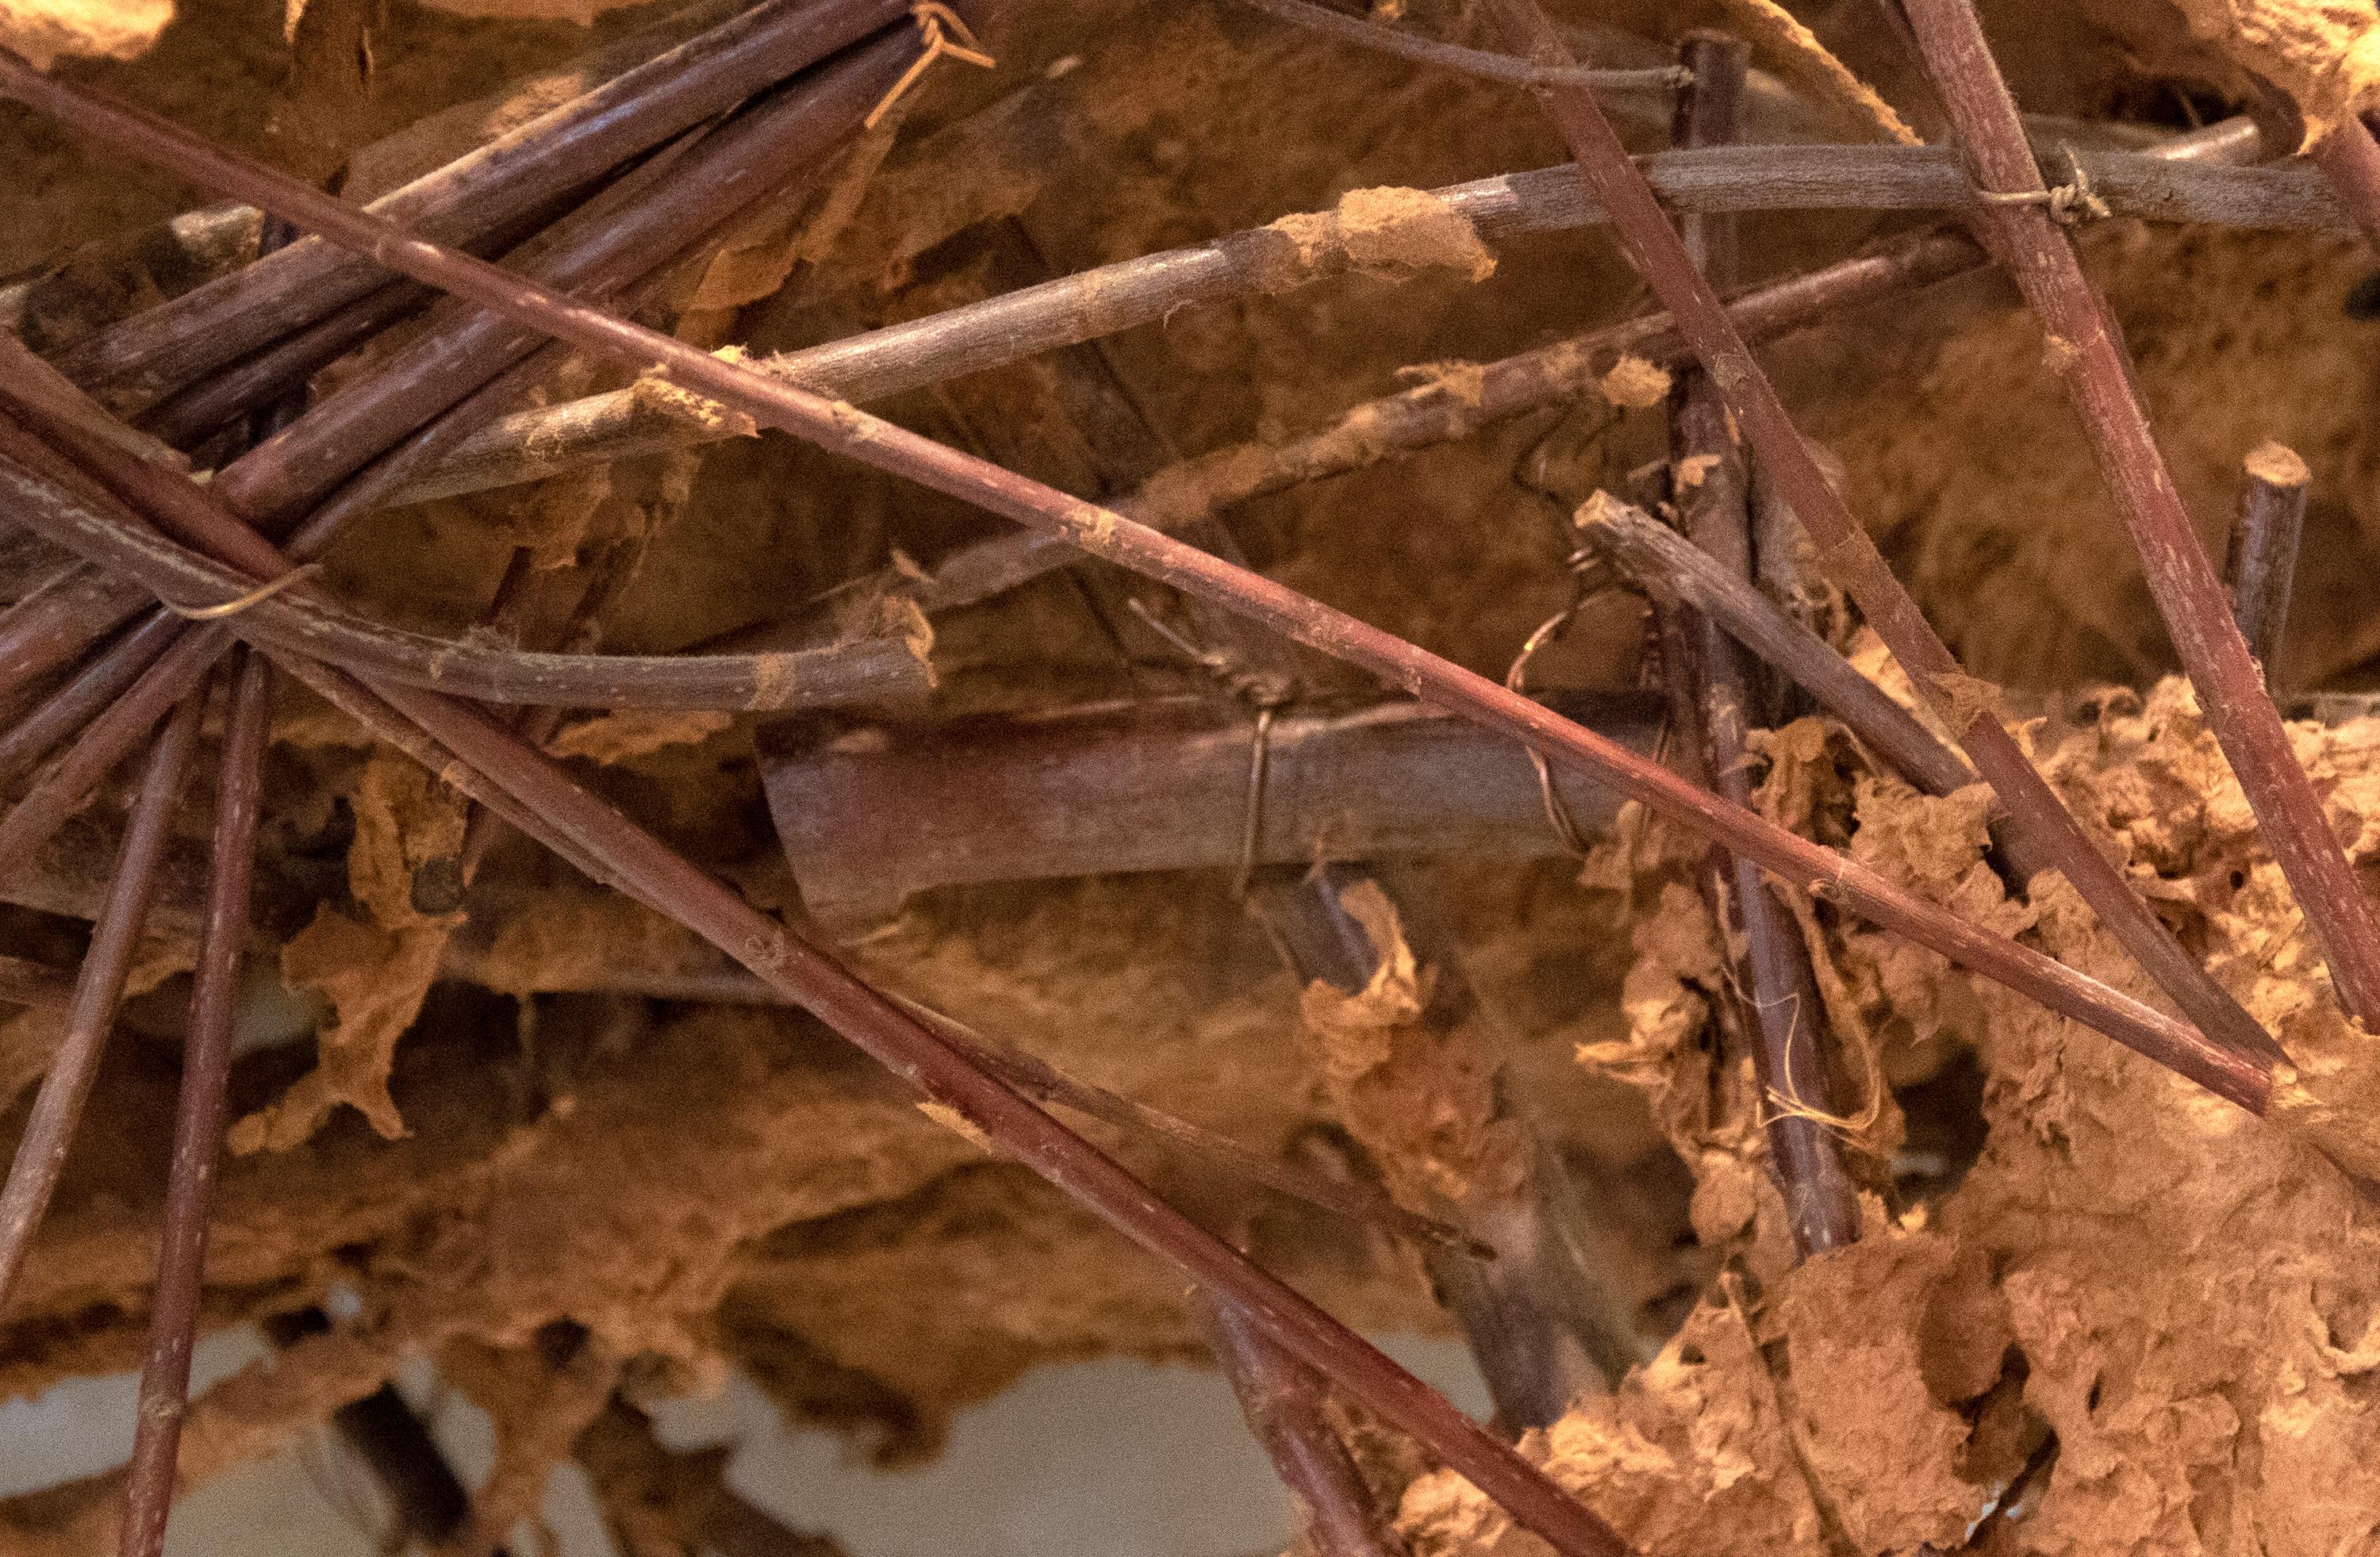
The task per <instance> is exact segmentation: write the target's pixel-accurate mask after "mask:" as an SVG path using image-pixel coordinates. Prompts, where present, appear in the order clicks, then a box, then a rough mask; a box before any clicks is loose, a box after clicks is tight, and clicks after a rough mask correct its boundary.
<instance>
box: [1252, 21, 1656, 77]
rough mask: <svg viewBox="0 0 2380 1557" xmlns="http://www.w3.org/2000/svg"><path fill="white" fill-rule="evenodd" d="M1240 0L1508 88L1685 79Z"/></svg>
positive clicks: (1357, 41) (1322, 30)
mask: <svg viewBox="0 0 2380 1557" xmlns="http://www.w3.org/2000/svg"><path fill="white" fill-rule="evenodd" d="M1240 4H1242V5H1244V6H1249V7H1251V8H1252V9H1255V10H1259V11H1262V12H1264V13H1265V14H1266V15H1267V16H1269V17H1277V18H1280V19H1281V20H1282V21H1286V22H1292V23H1294V24H1295V25H1297V26H1299V27H1303V28H1305V29H1306V30H1308V31H1311V32H1319V33H1322V34H1323V35H1324V36H1326V37H1330V38H1337V39H1339V40H1341V41H1342V42H1349V43H1354V44H1355V45H1356V46H1358V47H1360V48H1366V49H1377V50H1378V51H1380V52H1381V53H1382V54H1395V55H1397V56H1398V57H1399V58H1401V59H1410V60H1415V61H1418V62H1420V63H1421V64H1424V65H1434V66H1439V68H1440V69H1444V70H1451V71H1455V72H1457V73H1458V74H1461V75H1464V76H1475V77H1477V78H1480V79H1481V80H1486V81H1501V82H1503V83H1504V84H1505V85H1506V86H1513V87H1548V86H1569V87H1584V88H1586V89H1587V90H1589V91H1611V92H1626V91H1634V92H1644V91H1654V92H1669V91H1674V90H1676V89H1677V88H1678V87H1679V86H1680V85H1681V84H1682V83H1683V82H1684V81H1685V80H1687V79H1688V77H1687V76H1686V74H1685V73H1684V72H1683V71H1682V70H1677V69H1670V68H1663V67H1661V66H1654V67H1653V68H1651V69H1645V70H1583V69H1579V68H1577V67H1576V66H1544V65H1533V64H1531V63H1530V62H1529V61H1527V60H1525V59H1514V58H1512V56H1511V55H1509V54H1489V53H1488V52H1487V51H1485V50H1482V49H1466V48H1462V47H1460V46H1458V45H1456V44H1453V43H1441V42H1438V41H1437V40H1435V39H1431V38H1420V37H1415V35H1414V34H1412V33H1410V32H1400V31H1398V30H1396V29H1394V28H1392V27H1383V26H1381V25H1380V24H1379V23H1378V22H1373V21H1367V20H1366V19H1364V18H1361V17H1351V16H1349V15H1347V14H1346V13H1345V12H1343V11H1334V10H1331V9H1330V8H1329V7H1328V6H1317V5H1313V4H1311V3H1310V0H1240Z"/></svg>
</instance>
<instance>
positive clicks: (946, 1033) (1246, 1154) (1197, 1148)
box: [895, 996, 1495, 1259]
mask: <svg viewBox="0 0 2380 1557" xmlns="http://www.w3.org/2000/svg"><path fill="white" fill-rule="evenodd" d="M895 998H898V996H895ZM901 1004H902V1005H904V1006H906V1007H908V1008H909V1009H910V1011H911V1012H912V1013H913V1014H914V1015H916V1016H917V1017H918V1018H919V1019H920V1020H923V1021H925V1022H926V1023H927V1024H928V1025H929V1026H930V1027H932V1028H933V1029H934V1030H935V1031H936V1032H939V1033H940V1034H941V1039H942V1042H944V1043H946V1044H950V1045H951V1046H952V1047H953V1048H954V1049H957V1050H958V1051H959V1052H960V1053H962V1054H964V1055H966V1056H969V1057H971V1058H973V1059H974V1060H975V1061H976V1063H977V1064H978V1065H980V1066H981V1067H982V1068H984V1069H986V1070H988V1071H990V1073H991V1074H993V1075H995V1076H998V1077H999V1078H1000V1079H1001V1080H1004V1081H1006V1082H1007V1083H1008V1084H1009V1085H1010V1086H1012V1087H1014V1088H1015V1089H1016V1090H1017V1091H1018V1092H1022V1093H1024V1094H1025V1095H1026V1097H1030V1098H1035V1099H1038V1100H1039V1101H1040V1102H1043V1103H1054V1104H1059V1105H1060V1106H1062V1107H1065V1108H1071V1109H1073V1110H1074V1111H1075V1113H1077V1114H1087V1115H1088V1116H1091V1117H1092V1118H1094V1119H1099V1120H1103V1121H1105V1122H1106V1123H1108V1124H1111V1125H1114V1126H1116V1127H1118V1128H1119V1129H1126V1130H1130V1131H1132V1132H1133V1133H1134V1134H1135V1135H1137V1136H1140V1137H1142V1138H1144V1139H1146V1140H1148V1141H1156V1142H1158V1143H1160V1144H1161V1145H1164V1146H1167V1147H1170V1148H1172V1150H1173V1151H1175V1152H1178V1153H1182V1154H1183V1155H1184V1156H1188V1157H1192V1158H1195V1159H1196V1160H1197V1161H1198V1162H1199V1163H1200V1164H1201V1165H1204V1166H1206V1167H1208V1168H1209V1169H1212V1170H1213V1171H1215V1172H1217V1173H1220V1174H1223V1175H1226V1176H1228V1177H1233V1178H1236V1179H1239V1180H1240V1181H1241V1182H1243V1183H1247V1184H1256V1185H1261V1186H1262V1187H1263V1188H1265V1189H1270V1190H1271V1191H1272V1192H1273V1193H1275V1194H1277V1195H1285V1196H1287V1197H1288V1198H1290V1199H1291V1200H1294V1201H1303V1202H1305V1204H1307V1205H1310V1206H1314V1207H1316V1208H1318V1209H1319V1210H1323V1211H1328V1212H1330V1213H1333V1214H1335V1215H1339V1216H1343V1217H1346V1218H1348V1219H1349V1220H1351V1221H1354V1222H1357V1223H1361V1224H1366V1225H1374V1226H1378V1227H1380V1228H1382V1229H1383V1230H1386V1231H1391V1232H1395V1233H1399V1234H1402V1235H1403V1236H1404V1237H1408V1238H1411V1239H1413V1240H1414V1241H1415V1243H1418V1244H1421V1245H1424V1246H1432V1247H1436V1248H1439V1249H1451V1250H1453V1251H1455V1252H1458V1253H1462V1254H1465V1255H1469V1256H1472V1257H1473V1258H1477V1259H1493V1258H1494V1257H1495V1250H1494V1249H1490V1248H1488V1246H1487V1245H1485V1244H1482V1243H1480V1242H1479V1241H1478V1240H1476V1239H1475V1238H1472V1237H1468V1236H1466V1235H1465V1234H1464V1233H1463V1231H1462V1230H1461V1229H1459V1228H1456V1227H1452V1226H1450V1225H1447V1224H1446V1223H1444V1222H1441V1221H1439V1220H1438V1219H1437V1218H1435V1217H1429V1216H1424V1215H1421V1214H1419V1213H1415V1212H1411V1211H1407V1210H1406V1209H1405V1208H1404V1207H1403V1206H1401V1205H1399V1204H1397V1203H1396V1202H1395V1201H1392V1200H1390V1199H1389V1198H1388V1197H1387V1196H1386V1195H1382V1194H1380V1193H1378V1192H1377V1191H1375V1190H1373V1189H1370V1188H1369V1187H1368V1186H1366V1185H1364V1184H1360V1183H1355V1182H1352V1181H1351V1182H1346V1183H1341V1182H1338V1181H1335V1180H1331V1179H1327V1178H1318V1177H1314V1176H1312V1175H1310V1174H1304V1173H1299V1172H1297V1171H1295V1170H1294V1169H1292V1168H1287V1167H1284V1166H1282V1165H1281V1164H1280V1163H1279V1162H1277V1161H1275V1160H1274V1159H1273V1158H1271V1157H1269V1156H1266V1155H1265V1154H1264V1153H1258V1152H1251V1151H1249V1150H1248V1149H1247V1148H1246V1147H1245V1146H1243V1145H1241V1144H1240V1143H1239V1142H1238V1141H1233V1139H1232V1138H1231V1137H1229V1136H1226V1135H1217V1134H1216V1133H1215V1132H1214V1131H1212V1130H1208V1129H1200V1128H1199V1127H1198V1126H1196V1125H1194V1124H1192V1123H1190V1122H1189V1121H1188V1120H1187V1119H1180V1118H1176V1117H1174V1116H1172V1115H1171V1114H1168V1113H1165V1112H1163V1111H1162V1110H1160V1109H1156V1108H1151V1107H1149V1106H1148V1105H1147V1104H1144V1103H1137V1102H1135V1101H1134V1100H1133V1099H1131V1098H1128V1097H1124V1096H1122V1095H1121V1094H1119V1093H1116V1092H1110V1091H1108V1090H1107V1089H1106V1088H1104V1087H1098V1086H1093V1085H1092V1084H1091V1083H1090V1082H1088V1081H1080V1080H1075V1078H1074V1077H1071V1076H1069V1075H1067V1074H1066V1073H1065V1072H1064V1071H1062V1070H1060V1069H1059V1068H1057V1067H1055V1066H1053V1065H1051V1064H1050V1063H1049V1062H1048V1061H1046V1060H1044V1059H1042V1058H1040V1057H1039V1056H1036V1055H1032V1054H1028V1053H1026V1051H1025V1050H1023V1049H1020V1048H1018V1047H1016V1046H1015V1045H1014V1044H1009V1043H1006V1042H1003V1041H1002V1040H1000V1039H997V1038H993V1037H990V1036H989V1035H987V1034H985V1033H982V1032H977V1031H976V1030H975V1029H974V1028H972V1027H969V1026H967V1025H966V1024H965V1023H964V1022H962V1021H960V1020H957V1019H956V1018H955V1017H950V1016H945V1015H943V1014H942V1013H941V1012H940V1011H936V1010H933V1009H931V1008H928V1007H925V1006H920V1005H918V1004H917V1003H916V1002H915V1001H910V1000H903V1001H902V1002H901Z"/></svg>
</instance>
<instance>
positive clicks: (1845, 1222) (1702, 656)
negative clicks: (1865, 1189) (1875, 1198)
mask: <svg viewBox="0 0 2380 1557" xmlns="http://www.w3.org/2000/svg"><path fill="white" fill-rule="evenodd" d="M1751 52H1752V51H1751V50H1750V48H1749V47H1748V46H1746V45H1745V44H1744V42H1743V41H1742V40H1741V39H1738V38H1733V37H1730V36H1729V35H1727V34H1725V33H1714V32H1693V33H1689V34H1687V36H1686V39H1685V42H1683V43H1682V44H1681V45H1680V47H1679V55H1678V57H1679V60H1680V62H1681V63H1682V65H1684V66H1686V68H1687V70H1688V71H1689V73H1690V76H1691V79H1690V80H1689V82H1688V83H1687V84H1686V85H1685V86H1684V87H1682V88H1681V89H1680V90H1679V93H1678V115H1677V127H1676V129H1675V131H1674V132H1673V137H1672V138H1673V139H1675V140H1676V141H1677V143H1678V144H1680V145H1682V146H1687V147H1693V146H1700V145H1709V144H1714V143H1723V142H1726V141H1729V140H1732V139H1735V136H1736V134H1737V118H1738V114H1737V108H1738V103H1739V101H1740V98H1741V92H1742V88H1743V77H1744V72H1745V70H1746V68H1747V67H1748V66H1749V65H1750V62H1751ZM1679 236H1680V237H1681V238H1682V240H1683V242H1684V244H1685V247H1686V252H1687V253H1688V255H1689V256H1690V257H1691V258H1692V259H1693V261H1694V264H1695V266H1696V267H1697V268H1698V269H1700V271H1701V272H1702V273H1703V275H1704V276H1705V277H1706V278H1707V279H1708V281H1709V282H1710V284H1711V285H1713V286H1715V287H1718V288H1720V289H1722V290H1728V289H1731V288H1732V287H1733V286H1734V284H1735V274H1736V228H1735V222H1734V219H1733V218H1732V217H1728V216H1717V215H1705V214H1691V215H1688V216H1686V217H1684V218H1682V220H1681V221H1680V223H1679ZM1670 445H1671V459H1672V465H1671V468H1672V469H1673V470H1674V471H1676V472H1678V473H1680V474H1679V476H1678V477H1677V478H1675V479H1674V480H1673V482H1672V485H1671V501H1672V503H1673V505H1674V506H1675V507H1676V509H1677V511H1678V513H1679V518H1680V523H1681V525H1682V527H1683V529H1684V531H1685V537H1684V538H1685V539H1686V540H1687V541H1689V542H1691V543H1692V545H1693V546H1694V547H1695V548H1697V549H1700V550H1701V551H1703V552H1704V553H1706V555H1708V556H1709V557H1710V559H1711V560H1712V561H1713V562H1715V563H1716V564H1718V567H1719V568H1720V570H1722V571H1724V572H1726V573H1730V575H1732V579H1733V581H1734V582H1736V583H1739V584H1741V585H1743V588H1744V589H1745V590H1746V591H1747V592H1749V591H1750V590H1751V588H1752V578H1753V574H1754V571H1755V569H1754V561H1753V550H1752V514H1751V490H1752V471H1751V466H1750V465H1749V463H1748V462H1747V461H1746V460H1745V458H1744V455H1743V447H1742V446H1741V444H1739V443H1738V441H1737V440H1736V436H1735V431H1734V428H1733V426H1732V424H1731V421H1730V416H1729V415H1728V410H1727V406H1726V404H1725V403H1724V402H1722V401H1721V400H1720V398H1719V396H1718V393H1717V392H1715V391H1714V390H1713V389H1712V387H1711V384H1710V380H1708V379H1707V378H1706V377H1705V376H1704V375H1702V374H1700V373H1694V374H1689V375H1686V376H1685V377H1684V379H1683V380H1682V382H1681V383H1680V384H1679V385H1678V386H1677V387H1676V389H1674V390H1673V391H1672V392H1671V395H1670ZM1687 471H1694V472H1696V476H1695V477H1694V479H1693V480H1691V481H1688V480H1687V479H1686V478H1685V477H1684V475H1683V473H1685V472H1687ZM1679 614H1680V615H1682V617H1683V618H1684V620H1682V622H1678V623H1677V629H1678V631H1677V634H1676V635H1677V636H1679V637H1681V638H1682V639H1683V640H1684V645H1683V646H1684V647H1685V649H1686V650H1687V652H1686V653H1684V654H1682V655H1677V656H1664V658H1663V668H1664V670H1666V671H1667V672H1668V673H1669V675H1670V677H1671V679H1672V681H1673V682H1674V683H1675V684H1676V686H1677V689H1678V692H1679V694H1682V695H1681V696H1680V698H1679V701H1681V702H1682V704H1683V706H1684V710H1685V712H1686V715H1687V728H1688V729H1689V730H1690V731H1691V732H1692V737H1693V739H1694V742H1695V743H1696V744H1697V745H1698V746H1699V747H1700V748H1701V753H1702V757H1703V771H1704V772H1705V773H1706V775H1708V777H1709V782H1710V784H1711V786H1712V788H1714V789H1716V790H1717V791H1718V792H1719V793H1720V794H1722V795H1724V796H1726V797H1727V798H1728V799H1729V800H1730V801H1732V802H1734V803H1736V804H1738V805H1742V806H1745V807H1747V808H1749V807H1750V806H1751V805H1752V804H1753V802H1754V786H1753V781H1752V754H1751V747H1750V741H1749V731H1750V729H1751V717H1750V715H1749V713H1748V712H1747V710H1749V709H1750V708H1751V707H1753V706H1754V693H1753V687H1754V685H1755V666H1754V662H1752V661H1749V660H1748V659H1747V658H1746V657H1745V656H1744V654H1743V650H1742V648H1741V647H1739V646H1738V645H1737V644H1736V643H1735V642H1734V641H1733V640H1732V639H1730V637H1728V636H1727V635H1726V634H1725V633H1724V632H1723V631H1722V629H1721V628H1720V627H1719V626H1718V624H1716V623H1714V622H1712V621H1711V620H1710V619H1709V618H1708V617H1706V616H1704V615H1702V614H1701V613H1699V612H1696V611H1693V610H1686V611H1683V612H1681V613H1679ZM1713 854H1714V856H1715V859H1714V863H1715V866H1716V868H1714V869H1713V870H1711V871H1710V872H1709V873H1708V874H1707V876H1706V896H1707V897H1708V898H1709V899H1710V902H1711V906H1712V907H1713V908H1714V909H1715V910H1716V914H1715V915H1714V917H1715V918H1716V919H1717V921H1718V923H1719V925H1720V926H1721V927H1722V931H1723V933H1724V932H1725V931H1728V930H1733V931H1736V932H1740V935H1741V944H1742V947H1743V953H1742V956H1741V957H1740V959H1738V960H1737V966H1738V972H1739V987H1740V988H1741V989H1742V990H1743V992H1744V998H1745V1002H1746V1003H1747V1004H1748V1005H1749V1006H1750V1008H1751V1009H1750V1011H1749V1012H1748V1013H1747V1020H1746V1021H1745V1023H1744V1026H1745V1027H1746V1028H1747V1029H1748V1030H1749V1031H1748V1033H1747V1036H1749V1037H1750V1038H1751V1040H1752V1048H1753V1054H1754V1057H1755V1061H1756V1067H1755V1068H1756V1073H1757V1074H1758V1076H1759V1078H1760V1081H1761V1088H1762V1091H1763V1092H1765V1093H1767V1097H1766V1098H1764V1100H1763V1103H1762V1110H1763V1112H1765V1113H1767V1115H1768V1124H1767V1136H1768V1154H1769V1160H1770V1165H1771V1168H1772V1170H1773V1171H1774V1173H1775V1174H1776V1177H1777V1182H1778V1188H1779V1190H1780V1191H1781V1192H1782V1194H1783V1197H1784V1201H1785V1207H1786V1224H1787V1226H1788V1228H1789V1229H1790V1231H1791V1236H1792V1238H1793V1246H1794V1248H1795V1249H1797V1250H1798V1251H1799V1252H1800V1253H1801V1254H1803V1255H1804V1256H1807V1255H1810V1254H1815V1253H1818V1252H1820V1251H1822V1250H1825V1249H1840V1248H1841V1247H1843V1246H1844V1245H1846V1244H1849V1243H1852V1242H1853V1241H1855V1240H1856V1239H1857V1238H1858V1237H1859V1191H1858V1188H1857V1187H1856V1186H1855V1185H1854V1184H1853V1183H1852V1179H1851V1176H1850V1174H1849V1173H1848V1172H1847V1171H1846V1170H1845V1168H1844V1166H1843V1158H1842V1150H1841V1147H1840V1143H1839V1142H1838V1141H1837V1140H1836V1138H1835V1136H1834V1134H1833V1133H1832V1129H1831V1128H1830V1127H1829V1126H1828V1125H1827V1124H1826V1123H1824V1122H1823V1121H1822V1120H1821V1119H1820V1118H1819V1117H1815V1116H1840V1114H1841V1112H1842V1110H1841V1109H1840V1108H1839V1107H1837V1106H1836V1104H1835V1088H1834V1082H1833V1078H1832V1076H1831V1075H1830V1073H1829V1067H1828V1059H1827V1056H1828V1051H1829V1049H1830V1048H1831V1047H1832V1045H1831V1044H1828V1041H1827V1019H1826V1008H1825V1006H1824V1005H1823V1004H1822V1003H1821V1001H1820V998H1819V995H1818V983H1817V978H1816V976H1815V974H1814V973H1813V972H1812V971H1811V968H1810V959H1809V952H1808V950H1807V948H1806V947H1803V944H1802V936H1801V930H1800V927H1799V926H1798V925H1796V924H1795V923H1793V918H1792V915H1791V913H1790V912H1788V911H1787V910H1786V908H1785V905H1784V904H1783V903H1782V902H1780V901H1779V899H1778V898H1777V896H1776V894H1775V890H1774V888H1772V887H1770V885H1769V884H1768V882H1767V879H1766V878H1765V877H1764V876H1763V875H1761V871H1760V867H1759V866H1758V865H1757V864H1755V863H1753V862H1751V861H1748V860H1744V859H1743V858H1740V857H1732V856H1728V855H1725V854H1723V853H1720V852H1719V851H1713ZM1728 938H1729V939H1730V941H1733V940H1734V939H1735V936H1733V935H1730V936H1729V937H1728Z"/></svg>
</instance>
